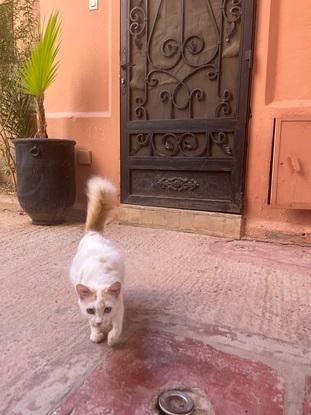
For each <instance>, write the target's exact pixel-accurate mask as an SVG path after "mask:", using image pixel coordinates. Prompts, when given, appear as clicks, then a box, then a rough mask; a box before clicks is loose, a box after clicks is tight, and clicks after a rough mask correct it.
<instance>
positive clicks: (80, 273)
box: [70, 177, 124, 346]
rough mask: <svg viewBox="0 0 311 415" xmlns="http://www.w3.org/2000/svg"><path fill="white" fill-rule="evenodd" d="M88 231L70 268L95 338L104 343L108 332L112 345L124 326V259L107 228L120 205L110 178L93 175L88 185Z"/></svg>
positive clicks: (80, 303) (80, 301)
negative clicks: (105, 234)
mask: <svg viewBox="0 0 311 415" xmlns="http://www.w3.org/2000/svg"><path fill="white" fill-rule="evenodd" d="M87 196H88V207H87V218H86V227H85V228H86V234H85V235H84V237H83V238H82V239H81V241H80V244H79V247H78V251H77V253H76V255H75V257H74V259H73V261H72V265H71V268H70V279H71V282H72V283H73V284H74V286H75V289H76V292H77V295H78V303H79V306H80V309H81V312H82V314H83V315H85V316H86V317H87V318H88V320H89V324H90V327H91V336H90V339H91V341H93V342H95V343H99V342H101V341H102V340H103V339H104V338H105V336H106V334H107V332H108V331H109V330H110V331H109V334H108V344H109V345H110V346H113V345H114V344H116V343H117V342H118V340H119V338H120V335H121V332H122V325H123V314H124V305H123V292H122V290H123V279H124V263H123V260H122V258H121V256H120V254H119V253H118V251H117V250H116V248H115V247H114V246H113V245H112V243H111V242H110V241H108V240H107V239H105V238H104V237H103V236H102V232H103V228H104V225H105V223H106V222H107V220H108V219H109V217H110V215H111V212H112V210H113V209H114V207H115V204H116V189H115V187H114V185H113V184H112V183H111V182H110V181H109V180H107V179H104V178H101V177H92V178H91V179H90V180H89V181H88V184H87Z"/></svg>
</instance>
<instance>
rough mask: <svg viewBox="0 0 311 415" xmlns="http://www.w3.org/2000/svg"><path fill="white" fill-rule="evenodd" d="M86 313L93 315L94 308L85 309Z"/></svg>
mask: <svg viewBox="0 0 311 415" xmlns="http://www.w3.org/2000/svg"><path fill="white" fill-rule="evenodd" d="M86 312H87V313H88V314H95V309H94V308H87V309H86Z"/></svg>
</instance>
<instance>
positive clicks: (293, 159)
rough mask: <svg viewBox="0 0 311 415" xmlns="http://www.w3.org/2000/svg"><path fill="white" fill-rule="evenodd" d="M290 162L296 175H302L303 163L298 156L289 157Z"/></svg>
mask: <svg viewBox="0 0 311 415" xmlns="http://www.w3.org/2000/svg"><path fill="white" fill-rule="evenodd" d="M288 161H289V164H290V166H291V168H292V170H293V171H294V173H301V163H300V161H299V159H298V158H297V157H296V156H289V157H288Z"/></svg>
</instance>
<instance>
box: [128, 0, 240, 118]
mask: <svg viewBox="0 0 311 415" xmlns="http://www.w3.org/2000/svg"><path fill="white" fill-rule="evenodd" d="M166 2H169V0H159V1H158V2H157V3H156V4H155V3H153V2H152V1H151V0H135V1H132V2H131V4H132V8H131V10H130V11H129V34H130V36H131V37H133V38H134V43H135V44H136V46H137V47H138V49H140V50H141V52H139V59H141V65H143V68H144V73H140V72H138V71H139V69H138V64H137V67H136V68H135V69H133V71H132V73H134V74H135V73H139V76H140V79H141V82H142V86H141V87H140V89H142V88H144V92H143V93H141V94H140V96H139V97H137V95H134V97H135V98H134V102H133V101H132V102H133V104H134V105H135V103H136V105H135V106H134V105H133V107H134V108H132V111H131V116H133V117H134V118H136V119H137V120H149V119H157V117H156V115H153V108H155V107H154V103H155V102H156V101H155V99H158V100H159V104H164V105H167V106H168V109H169V111H166V112H165V114H166V115H165V116H164V117H165V119H167V118H168V119H180V118H182V119H185V118H188V119H193V118H202V112H203V113H204V111H205V109H204V108H207V109H208V117H209V116H210V113H211V112H213V111H214V112H215V116H216V117H220V116H226V117H227V116H230V115H231V114H232V112H233V110H232V107H231V102H232V101H233V92H234V90H233V89H232V92H231V91H229V89H228V88H230V89H231V88H233V87H234V86H233V85H228V86H226V88H227V89H225V90H224V91H223V80H224V79H225V78H224V77H223V72H222V69H223V65H222V59H223V55H224V53H223V50H224V47H225V43H229V42H230V41H231V39H232V38H233V36H234V34H235V33H236V31H237V28H238V25H239V23H240V22H241V16H242V0H219V8H220V12H218V13H216V11H215V5H216V3H214V2H212V1H211V0H204V2H202V13H203V12H204V13H206V19H207V30H208V36H206V35H205V32H204V30H205V29H204V30H203V31H202V28H201V29H200V27H199V30H198V32H197V33H196V27H195V26H194V27H192V28H191V29H190V30H189V28H188V27H187V21H188V20H187V18H186V14H187V13H188V12H189V7H188V6H187V3H186V0H180V2H178V5H179V10H180V13H181V16H180V24H179V26H178V34H176V35H175V34H173V33H174V32H172V31H171V30H168V31H167V35H166V37H165V32H166V30H164V32H163V21H162V19H163V18H165V16H166V13H167V10H166ZM151 5H152V6H151ZM200 7H201V6H200ZM163 16H164V17H163ZM160 30H161V32H160ZM189 32H190V33H191V34H190V35H189ZM161 35H162V36H163V35H164V36H163V37H162V39H161ZM234 41H235V42H237V43H238V45H239V42H240V39H239V37H238V36H237V37H236V38H234ZM130 44H131V43H130ZM232 44H233V43H232ZM227 46H228V45H227ZM225 50H226V51H227V50H228V47H227V48H226V49H225ZM135 53H138V52H135V51H134V54H132V53H129V58H130V60H133V57H134V60H135ZM227 54H228V52H227ZM230 56H231V55H230ZM232 56H233V57H234V58H235V57H236V56H237V55H236V54H235V55H232ZM199 73H201V74H204V78H205V77H206V78H207V79H208V80H209V81H210V82H213V83H215V86H213V87H208V86H206V87H205V84H204V82H203V81H202V80H203V77H202V76H199V75H198V74H199ZM136 76H138V75H136ZM196 79H198V81H199V82H198V85H195V84H196V83H195V80H196ZM153 90H154V92H153ZM155 93H156V94H157V97H154V96H153V95H151V94H155ZM135 94H137V93H135ZM150 96H152V100H150ZM207 98H208V99H207ZM215 98H216V99H217V100H218V99H219V102H218V103H217V101H216V105H215V104H214V105H215V107H216V108H215V107H211V103H213V102H215ZM203 101H204V103H203V104H200V105H199V104H198V103H199V102H203ZM149 102H152V105H150V106H149ZM195 102H196V104H195ZM214 108H215V110H214ZM155 114H156V111H155ZM183 114H184V115H183Z"/></svg>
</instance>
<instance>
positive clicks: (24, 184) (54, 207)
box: [13, 138, 76, 225]
mask: <svg viewBox="0 0 311 415" xmlns="http://www.w3.org/2000/svg"><path fill="white" fill-rule="evenodd" d="M13 143H14V145H15V152H16V176H17V197H18V200H19V203H20V205H21V206H22V208H23V209H24V210H25V212H26V213H27V214H28V215H29V216H30V217H31V219H32V223H34V224H38V225H56V224H58V223H62V222H63V221H64V219H65V212H66V209H68V208H69V207H71V206H72V205H73V203H74V201H75V195H76V187H75V157H74V146H75V141H72V140H59V139H54V138H48V139H42V138H19V139H15V140H14V141H13Z"/></svg>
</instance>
